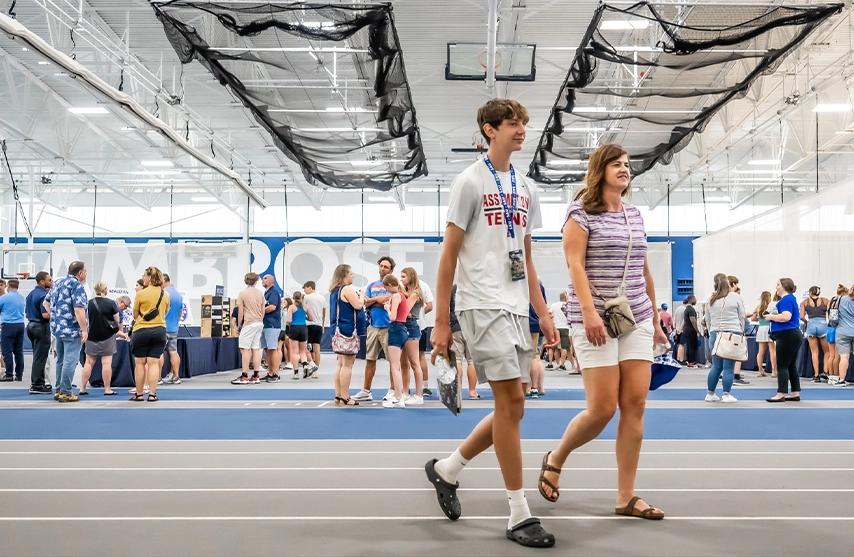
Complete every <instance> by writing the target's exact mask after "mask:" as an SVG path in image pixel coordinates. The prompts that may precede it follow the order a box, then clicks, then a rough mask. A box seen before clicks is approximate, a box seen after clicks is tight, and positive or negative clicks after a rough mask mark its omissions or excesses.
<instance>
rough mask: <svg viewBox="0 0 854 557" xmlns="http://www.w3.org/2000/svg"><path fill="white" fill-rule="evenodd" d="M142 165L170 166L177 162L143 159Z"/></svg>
mask: <svg viewBox="0 0 854 557" xmlns="http://www.w3.org/2000/svg"><path fill="white" fill-rule="evenodd" d="M140 164H141V165H142V166H168V167H173V166H175V164H174V163H173V162H172V161H142V162H141V163H140Z"/></svg>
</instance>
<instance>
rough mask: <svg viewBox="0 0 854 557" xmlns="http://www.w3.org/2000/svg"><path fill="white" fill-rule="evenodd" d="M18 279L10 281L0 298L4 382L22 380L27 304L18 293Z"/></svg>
mask: <svg viewBox="0 0 854 557" xmlns="http://www.w3.org/2000/svg"><path fill="white" fill-rule="evenodd" d="M18 285H19V283H18V279H11V280H9V283H8V285H7V290H6V293H5V294H3V295H2V296H0V323H2V324H3V328H2V329H0V345H2V351H3V359H4V360H5V361H6V376H5V377H4V380H5V381H12V380H13V379H14V380H15V381H23V380H24V310H25V308H26V305H27V302H26V300H25V299H24V297H23V296H21V293H20V292H18Z"/></svg>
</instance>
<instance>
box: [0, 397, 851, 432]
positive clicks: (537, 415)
mask: <svg viewBox="0 0 854 557" xmlns="http://www.w3.org/2000/svg"><path fill="white" fill-rule="evenodd" d="M781 406H782V405H781ZM488 411H489V410H488V409H468V410H464V411H463V413H462V414H461V415H459V416H456V417H455V416H453V415H452V414H451V413H450V412H448V411H447V410H446V409H444V408H417V409H409V410H407V409H404V410H396V409H395V410H392V409H383V408H378V407H371V408H367V407H366V408H335V407H332V408H323V409H319V408H305V409H303V408H295V409H285V408H269V407H268V408H195V409H193V408H182V409H174V408H158V407H157V406H156V405H154V404H148V403H139V406H138V407H135V408H85V407H81V406H80V405H77V406H74V407H68V406H63V407H53V409H51V410H46V409H37V408H6V409H2V410H0V423H2V424H3V427H2V428H0V439H6V440H8V439H188V440H195V439H198V440H211V439H229V440H233V439H462V438H464V437H465V436H466V435H468V434H469V432H470V431H471V430H472V428H473V427H474V425H475V424H476V423H477V422H478V421H480V419H482V418H483V417H484V416H485V415H486V414H487V412H488ZM578 412H579V410H578V409H557V408H528V409H526V411H525V418H524V420H523V421H522V437H523V439H557V438H559V437H560V436H561V435H562V434H563V432H564V429H565V428H566V425H567V423H569V420H570V419H571V418H572V417H573V416H575V414H576V413H578ZM852 420H854V409H849V408H791V407H790V408H787V407H776V406H775V407H773V408H767V409H765V408H761V409H760V408H734V407H732V406H729V407H724V406H722V405H714V406H711V405H710V407H709V408H702V409H670V408H667V409H665V408H653V409H648V410H647V411H646V419H645V424H646V428H645V429H646V434H645V437H646V438H647V439H695V440H696V439H829V440H838V439H854V428H851V426H850V424H851V422H852ZM616 423H617V422H616V420H612V422H611V423H610V424H609V425H608V427H607V428H606V429H605V431H604V432H603V433H602V435H601V438H605V439H613V438H614V436H615V433H616Z"/></svg>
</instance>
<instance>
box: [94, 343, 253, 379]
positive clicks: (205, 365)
mask: <svg viewBox="0 0 854 557" xmlns="http://www.w3.org/2000/svg"><path fill="white" fill-rule="evenodd" d="M178 354H180V356H181V368H180V370H179V371H178V376H179V377H182V378H189V377H195V376H198V375H206V374H209V373H216V372H217V371H228V370H231V369H237V368H239V367H240V350H239V349H238V347H237V338H198V337H187V338H178ZM133 361H134V359H133V356H132V355H131V343H129V342H126V341H124V340H121V339H117V340H116V353H115V354H113V377H112V380H111V385H112V386H114V387H133V386H134V378H133V368H134V364H133ZM83 362H85V354H84V353H83V352H81V354H80V363H81V364H82V363H83ZM170 370H171V365H170V362H169V358H164V362H163V371H162V375H163V376H165V375H166V374H167V373H169V372H170ZM89 383H90V384H91V385H92V386H94V387H103V386H104V381H103V378H102V375H101V359H100V358H98V359H97V360H96V361H95V365H94V366H93V368H92V375H91V377H90V379H89Z"/></svg>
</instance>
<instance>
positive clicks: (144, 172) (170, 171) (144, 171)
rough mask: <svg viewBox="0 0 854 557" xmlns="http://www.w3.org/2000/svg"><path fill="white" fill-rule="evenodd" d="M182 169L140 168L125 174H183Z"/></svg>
mask: <svg viewBox="0 0 854 557" xmlns="http://www.w3.org/2000/svg"><path fill="white" fill-rule="evenodd" d="M181 172H182V171H181V170H140V171H137V172H125V174H138V175H140V176H171V175H174V174H181Z"/></svg>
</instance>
